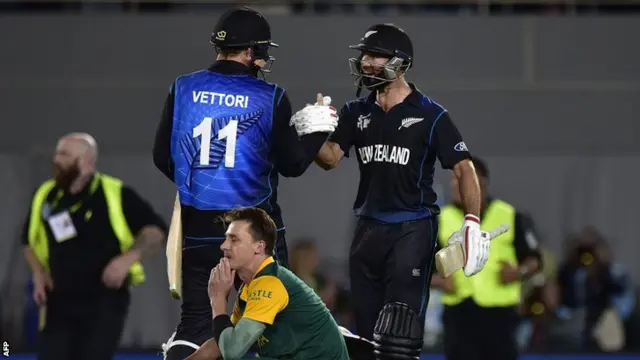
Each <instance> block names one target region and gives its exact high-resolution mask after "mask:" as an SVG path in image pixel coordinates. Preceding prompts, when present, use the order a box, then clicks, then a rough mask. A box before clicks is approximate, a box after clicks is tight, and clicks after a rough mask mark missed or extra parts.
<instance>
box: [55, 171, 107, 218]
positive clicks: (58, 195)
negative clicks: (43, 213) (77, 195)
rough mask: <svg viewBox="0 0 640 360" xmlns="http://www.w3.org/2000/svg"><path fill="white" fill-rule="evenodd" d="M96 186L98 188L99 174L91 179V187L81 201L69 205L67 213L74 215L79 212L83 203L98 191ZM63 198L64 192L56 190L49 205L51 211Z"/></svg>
mask: <svg viewBox="0 0 640 360" xmlns="http://www.w3.org/2000/svg"><path fill="white" fill-rule="evenodd" d="M98 186H100V174H98V173H96V174H95V176H94V177H93V180H92V181H91V185H90V186H89V194H88V195H87V196H86V197H84V198H83V199H81V200H80V201H78V202H76V203H75V204H73V205H71V207H70V208H69V212H70V213H75V212H77V211H78V210H80V208H82V205H84V201H85V200H86V199H88V198H90V197H91V196H93V194H95V192H96V191H97V190H98ZM63 196H64V191H63V190H58V192H57V193H56V196H55V198H54V199H53V201H52V202H51V204H50V205H51V208H52V209H55V208H57V207H58V204H59V203H60V200H61V199H62V197H63Z"/></svg>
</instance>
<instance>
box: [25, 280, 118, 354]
mask: <svg viewBox="0 0 640 360" xmlns="http://www.w3.org/2000/svg"><path fill="white" fill-rule="evenodd" d="M129 301H130V296H129V293H128V291H127V292H122V293H118V294H109V295H106V296H101V297H97V298H94V299H90V300H89V299H87V301H86V302H78V301H77V300H76V301H74V300H71V301H63V300H62V299H60V298H56V296H55V295H53V296H50V297H49V301H48V302H47V308H46V315H45V318H46V323H45V327H44V329H43V330H42V332H41V333H40V335H39V338H38V351H37V354H38V359H39V360H61V359H65V360H111V359H112V358H113V356H114V355H115V353H116V350H117V348H118V344H119V342H120V337H121V335H122V330H123V329H124V325H125V320H126V317H127V311H128V309H129Z"/></svg>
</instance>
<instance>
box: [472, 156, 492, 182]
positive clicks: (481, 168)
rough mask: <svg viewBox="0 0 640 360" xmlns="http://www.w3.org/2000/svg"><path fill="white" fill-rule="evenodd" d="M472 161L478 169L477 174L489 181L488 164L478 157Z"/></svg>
mask: <svg viewBox="0 0 640 360" xmlns="http://www.w3.org/2000/svg"><path fill="white" fill-rule="evenodd" d="M471 161H472V162H473V167H474V168H475V169H476V174H478V176H480V177H483V178H485V179H487V180H488V179H489V167H488V166H487V163H486V162H485V161H484V160H482V159H481V158H479V157H477V156H474V157H472V158H471Z"/></svg>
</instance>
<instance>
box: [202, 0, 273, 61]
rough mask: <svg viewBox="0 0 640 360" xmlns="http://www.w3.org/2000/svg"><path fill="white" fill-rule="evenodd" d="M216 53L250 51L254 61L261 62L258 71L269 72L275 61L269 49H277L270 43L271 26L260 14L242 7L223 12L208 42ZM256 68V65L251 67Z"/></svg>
mask: <svg viewBox="0 0 640 360" xmlns="http://www.w3.org/2000/svg"><path fill="white" fill-rule="evenodd" d="M209 42H210V43H211V44H212V45H214V46H215V48H216V51H217V52H220V51H228V50H242V49H251V50H252V51H253V56H254V57H255V59H254V61H255V60H263V61H264V62H265V64H264V66H263V67H261V68H260V69H259V70H261V71H263V72H269V71H270V70H271V65H272V64H273V61H274V60H275V58H274V57H272V56H270V55H269V48H271V47H278V44H276V43H274V42H272V41H271V26H269V23H268V22H267V19H265V17H264V16H262V14H260V13H259V12H257V11H255V10H253V9H250V8H248V7H246V6H245V7H242V8H237V9H232V10H229V11H227V12H225V13H224V14H223V15H222V16H221V17H220V19H219V20H218V23H217V24H216V26H215V28H214V29H213V32H212V33H211V40H210V41H209ZM253 66H254V67H258V66H257V65H255V64H254V65H253Z"/></svg>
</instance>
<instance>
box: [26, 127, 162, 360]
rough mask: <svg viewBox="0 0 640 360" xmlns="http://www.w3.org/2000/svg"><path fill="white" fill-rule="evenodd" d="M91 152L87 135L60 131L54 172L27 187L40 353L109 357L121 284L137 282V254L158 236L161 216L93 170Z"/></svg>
mask: <svg viewBox="0 0 640 360" xmlns="http://www.w3.org/2000/svg"><path fill="white" fill-rule="evenodd" d="M97 155H98V151H97V144H96V142H95V140H94V139H93V137H91V136H90V135H89V134H85V133H72V134H68V135H66V136H64V137H62V138H61V139H60V140H59V141H58V145H57V147H56V152H55V156H54V158H53V165H54V177H53V179H50V180H47V181H45V182H44V183H42V184H41V185H40V186H39V187H38V189H37V190H36V191H35V194H34V196H33V200H32V202H31V208H30V211H29V214H28V216H27V221H26V223H25V228H24V234H23V239H22V241H23V244H24V254H25V257H26V260H27V262H28V264H29V267H30V268H31V271H32V273H33V286H34V289H33V299H34V301H35V302H36V303H37V304H38V305H40V306H41V310H42V311H41V313H40V314H41V319H40V321H41V333H40V336H39V339H38V340H39V341H38V343H39V344H38V345H39V346H38V358H39V359H40V360H49V359H51V360H59V359H67V360H73V359H91V360H108V359H109V360H110V359H112V357H113V355H114V353H115V351H116V348H117V346H118V342H119V340H120V335H121V333H122V330H123V328H124V323H125V319H126V315H127V310H128V308H129V296H130V295H129V285H137V284H140V283H142V282H143V281H144V272H143V268H142V265H141V264H140V260H141V259H142V258H144V257H145V256H147V255H149V254H151V253H153V252H155V251H156V250H158V249H160V248H161V247H162V246H163V243H164V239H165V233H166V225H165V224H164V222H163V221H162V219H161V218H160V217H159V216H158V215H157V214H156V213H155V212H154V211H153V209H152V208H151V206H150V205H149V204H148V203H147V202H146V201H144V200H143V199H142V198H141V197H140V196H139V195H138V194H136V192H135V191H134V190H133V189H131V188H129V187H127V186H125V185H123V184H122V181H120V180H119V179H116V178H114V177H111V176H108V175H106V174H101V173H98V172H96V160H97ZM45 305H46V311H45Z"/></svg>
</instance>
